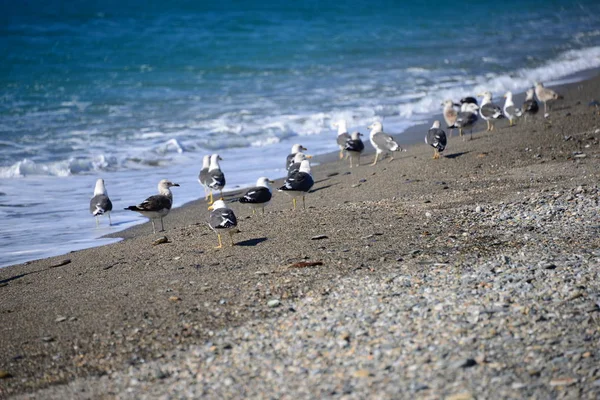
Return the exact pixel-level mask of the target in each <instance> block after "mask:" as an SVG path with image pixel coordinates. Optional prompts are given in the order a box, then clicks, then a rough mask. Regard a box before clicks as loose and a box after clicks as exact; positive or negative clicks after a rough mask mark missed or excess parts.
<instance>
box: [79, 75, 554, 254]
mask: <svg viewBox="0 0 600 400" xmlns="http://www.w3.org/2000/svg"><path fill="white" fill-rule="evenodd" d="M534 94H535V96H536V97H537V99H538V100H539V101H540V102H542V103H544V116H548V107H547V103H548V102H549V101H553V100H557V99H561V98H562V96H560V95H559V94H558V93H556V92H555V91H553V90H551V89H548V88H545V87H544V85H543V84H542V83H539V82H536V84H535V87H534V88H530V89H529V90H527V92H526V98H525V101H524V103H523V106H522V108H517V107H516V106H515V104H514V102H513V99H512V93H511V92H510V91H509V92H507V93H506V94H505V95H504V97H505V99H506V100H505V103H504V107H502V108H500V107H499V106H498V105H496V104H494V103H493V101H492V93H491V92H489V91H485V92H483V93H481V94H479V95H478V97H482V98H483V100H482V101H481V104H478V103H477V99H475V98H474V97H465V98H463V99H461V100H460V103H455V102H453V101H452V100H446V101H445V102H444V103H442V106H443V117H444V120H445V122H446V124H447V128H448V129H450V135H452V131H453V130H454V129H458V130H459V135H460V136H461V137H462V136H463V130H465V129H469V130H470V133H471V135H472V131H473V126H474V125H475V123H476V122H477V121H478V119H479V116H481V118H482V119H484V120H485V121H486V122H487V131H493V130H494V121H495V120H497V119H500V118H507V119H508V120H509V124H510V125H511V126H512V125H514V121H515V119H516V118H517V117H521V116H525V120H527V116H528V115H535V114H537V112H538V111H539V105H538V103H537V101H536V100H535V98H534ZM457 108H458V110H457ZM333 126H334V127H335V128H337V130H338V133H337V144H338V146H339V149H340V153H339V158H340V159H343V158H344V156H345V157H346V158H347V159H349V161H350V168H352V167H353V166H359V165H360V156H361V153H362V152H363V151H364V149H365V146H364V143H363V141H362V139H361V137H362V136H363V135H362V134H361V133H360V132H353V133H351V134H349V133H348V129H347V125H346V121H344V120H341V121H339V122H336V123H334V124H333ZM368 129H370V134H369V141H370V142H371V144H372V145H373V147H374V148H375V152H376V153H375V159H374V161H373V163H372V164H371V165H375V164H377V161H378V160H379V159H380V157H381V158H385V157H386V156H387V155H391V154H393V152H396V151H406V150H404V149H402V148H401V147H400V145H399V144H398V143H397V142H396V141H395V140H394V138H393V137H392V136H391V135H389V134H387V133H385V132H384V131H383V125H382V123H381V122H374V123H373V124H371V125H369V127H368ZM463 140H464V139H463ZM425 142H426V143H427V144H429V145H430V146H432V147H433V148H434V155H433V158H434V159H438V158H439V157H440V153H441V152H443V151H444V149H445V148H446V145H447V137H446V133H445V132H444V130H443V129H442V128H441V126H440V121H434V123H433V125H432V127H431V128H430V129H429V130H428V132H427V135H426V136H425ZM304 151H307V149H306V148H305V147H304V146H302V145H300V144H294V145H293V146H292V149H291V152H290V154H288V156H287V157H286V161H285V163H286V164H285V165H286V169H287V177H286V179H285V181H284V183H283V185H282V186H281V187H279V188H278V191H280V192H283V193H286V194H287V195H289V196H291V198H292V205H293V209H294V210H295V209H296V206H297V199H299V198H302V205H303V207H304V208H306V201H305V196H306V194H307V193H308V192H309V191H310V189H311V188H312V187H313V185H314V180H313V177H312V175H311V167H310V161H309V159H310V158H311V156H310V155H307V154H305V153H304ZM393 159H394V157H393V155H392V156H391V157H390V159H389V162H391V161H392V160H393ZM219 161H222V158H221V157H220V156H219V155H218V154H212V155H205V156H204V157H203V159H202V169H201V170H200V173H199V175H198V182H199V183H200V185H202V187H203V188H204V194H205V200H207V201H208V204H209V207H208V209H209V210H210V214H209V219H208V224H209V226H210V228H211V229H212V230H213V231H215V233H216V234H217V238H218V246H217V248H221V247H222V246H223V243H222V238H221V234H225V233H227V234H228V235H229V238H230V241H231V245H232V246H233V245H234V242H233V234H234V233H236V232H238V230H237V218H236V216H235V214H234V212H233V210H232V209H231V208H229V207H228V206H227V204H226V203H225V201H224V199H223V188H224V187H225V183H226V180H225V174H224V173H223V171H222V170H221V167H220V165H219ZM273 183H274V182H273V181H272V180H270V179H268V178H266V177H260V178H258V180H257V182H256V186H254V187H252V188H250V189H248V190H247V191H246V192H245V194H244V195H243V196H241V197H240V198H239V202H240V203H242V204H246V205H248V206H249V207H250V208H251V209H252V212H253V213H255V212H256V210H258V209H260V210H262V213H263V214H264V209H265V206H266V205H267V204H268V203H269V202H270V201H271V198H272V196H273V194H272V190H271V184H273ZM177 186H179V184H177V183H173V182H171V181H169V180H167V179H163V180H161V181H160V182H159V183H158V194H157V195H154V196H150V197H148V198H147V199H146V200H144V201H142V202H141V203H139V204H136V205H133V206H129V207H127V208H125V210H130V211H136V212H138V213H140V214H142V215H143V216H145V217H147V218H149V219H150V221H151V222H152V230H153V232H154V233H156V226H155V223H154V220H155V219H160V223H161V231H164V224H163V218H164V217H165V216H166V215H167V214H168V213H169V211H170V210H171V206H172V204H173V194H172V193H171V189H170V188H171V187H177ZM215 191H218V192H219V195H220V196H219V199H218V200H215V199H214V194H213V192H215ZM111 211H112V203H111V201H110V199H109V197H108V194H107V191H106V187H105V184H104V180H103V179H98V180H97V181H96V186H95V189H94V196H93V197H92V199H91V201H90V213H91V214H92V215H93V216H94V217H96V226H98V224H99V222H98V217H99V216H100V215H104V214H106V215H107V216H108V219H109V224H112V221H111V219H110V212H111Z"/></svg>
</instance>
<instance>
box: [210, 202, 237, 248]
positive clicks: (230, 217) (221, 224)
mask: <svg viewBox="0 0 600 400" xmlns="http://www.w3.org/2000/svg"><path fill="white" fill-rule="evenodd" d="M208 209H209V210H211V212H210V216H209V220H208V226H210V229H212V230H213V231H215V233H216V234H217V237H218V238H219V245H218V246H217V247H215V248H217V249H220V248H222V247H223V242H221V233H225V232H227V233H229V239H231V245H232V246H234V245H235V243H233V236H232V235H233V234H234V233H237V229H236V227H237V218H236V217H235V214H234V213H233V210H231V208H229V207H227V206H226V205H225V202H224V201H223V200H217V201H215V202H214V203H213V204H212V205H211V206H210V207H208Z"/></svg>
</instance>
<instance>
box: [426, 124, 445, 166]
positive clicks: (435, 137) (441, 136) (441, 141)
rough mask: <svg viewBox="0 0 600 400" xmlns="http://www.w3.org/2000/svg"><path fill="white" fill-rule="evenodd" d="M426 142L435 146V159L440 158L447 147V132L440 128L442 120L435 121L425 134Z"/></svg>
mask: <svg viewBox="0 0 600 400" xmlns="http://www.w3.org/2000/svg"><path fill="white" fill-rule="evenodd" d="M425 143H427V144H428V145H430V146H431V147H433V159H434V160H437V159H438V158H440V153H441V152H442V151H444V149H445V148H446V132H444V131H443V130H442V129H440V121H434V122H433V125H432V126H431V129H429V131H428V132H427V136H425Z"/></svg>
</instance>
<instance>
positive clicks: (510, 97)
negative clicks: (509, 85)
mask: <svg viewBox="0 0 600 400" xmlns="http://www.w3.org/2000/svg"><path fill="white" fill-rule="evenodd" d="M512 96H513V94H512V92H511V91H510V90H509V91H508V92H506V94H505V95H504V98H505V99H506V100H509V101H510V100H512Z"/></svg>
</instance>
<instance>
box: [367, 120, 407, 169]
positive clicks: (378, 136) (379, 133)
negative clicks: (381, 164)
mask: <svg viewBox="0 0 600 400" xmlns="http://www.w3.org/2000/svg"><path fill="white" fill-rule="evenodd" d="M368 128H369V129H370V130H371V133H370V135H369V140H370V141H371V144H372V145H373V147H375V151H376V153H375V161H373V164H371V165H375V164H377V159H378V158H379V154H381V153H383V154H384V156H385V155H386V154H387V153H390V152H393V151H401V150H402V149H401V148H400V146H399V145H398V143H396V142H395V141H394V138H392V137H391V136H390V135H388V134H387V133H384V132H383V125H382V124H381V122H379V121H377V122H373V123H372V124H371V125H369V126H368ZM393 160H394V157H393V156H392V157H391V158H390V160H389V162H392V161H393Z"/></svg>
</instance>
